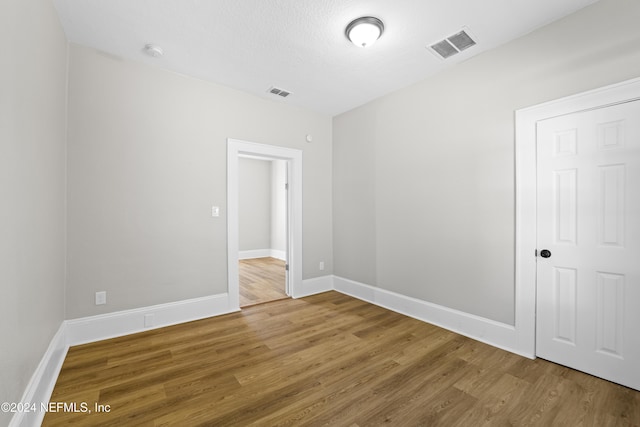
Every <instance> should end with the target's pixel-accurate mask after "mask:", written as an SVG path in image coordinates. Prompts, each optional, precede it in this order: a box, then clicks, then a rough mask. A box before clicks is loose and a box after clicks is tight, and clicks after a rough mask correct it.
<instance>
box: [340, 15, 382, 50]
mask: <svg viewBox="0 0 640 427" xmlns="http://www.w3.org/2000/svg"><path fill="white" fill-rule="evenodd" d="M383 32H384V24H383V23H382V21H381V20H379V19H378V18H374V17H373V16H363V17H362V18H358V19H355V20H353V21H351V23H349V25H347V29H346V30H345V34H346V36H347V38H348V39H349V40H351V43H353V44H355V45H356V46H358V47H369V46H371V45H372V44H374V43H375V42H376V40H378V39H379V38H380V36H381V35H382V33H383Z"/></svg>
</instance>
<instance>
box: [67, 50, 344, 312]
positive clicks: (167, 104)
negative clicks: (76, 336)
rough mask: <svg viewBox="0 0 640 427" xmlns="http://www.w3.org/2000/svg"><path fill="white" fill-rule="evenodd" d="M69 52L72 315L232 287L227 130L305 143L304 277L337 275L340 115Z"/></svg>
mask: <svg viewBox="0 0 640 427" xmlns="http://www.w3.org/2000/svg"><path fill="white" fill-rule="evenodd" d="M70 51H71V52H70V65H69V67H70V71H69V139H68V221H69V233H68V236H69V237H68V280H67V291H66V304H67V310H66V312H67V318H77V317H84V316H90V315H94V314H100V313H105V312H113V311H119V310H124V309H130V308H136V307H143V306H149V305H153V304H161V303H167V302H172V301H179V300H184V299H188V298H196V297H201V296H206V295H212V294H219V293H224V292H226V290H227V241H226V198H227V194H226V140H227V138H235V139H242V140H248V141H253V142H258V143H265V144H272V145H281V146H286V147H290V148H297V149H300V150H303V156H304V172H303V181H304V183H303V192H304V194H305V195H309V197H304V204H303V222H304V223H303V234H304V237H303V254H304V259H303V264H304V265H303V277H304V278H306V279H308V278H313V277H318V276H320V275H324V274H330V273H331V271H332V270H331V269H332V262H331V260H332V236H331V227H332V225H331V221H332V214H331V118H330V117H328V116H323V115H320V114H316V113H312V112H309V111H305V110H302V109H299V108H293V107H290V106H288V105H287V104H286V101H283V102H277V101H269V100H264V99H262V98H257V97H254V96H251V95H248V94H245V93H242V92H239V91H235V90H232V89H229V88H226V87H223V86H219V85H215V84H212V83H207V82H204V81H201V80H197V79H193V78H188V77H185V76H181V75H178V74H175V73H171V72H167V71H164V70H162V69H160V68H155V67H150V66H147V65H144V64H141V63H137V62H134V61H129V60H123V59H119V58H115V57H113V56H110V55H106V54H103V53H100V52H97V51H95V50H92V49H88V48H84V47H80V46H75V45H71V48H70ZM307 134H312V135H313V137H314V138H313V141H314V142H313V143H312V144H308V143H306V142H305V136H306V135H307ZM212 205H218V206H220V207H221V215H220V217H219V218H212V217H211V206H212ZM319 261H325V263H326V269H325V271H323V272H320V271H319V270H318V262H319ZM98 290H106V291H107V302H108V303H107V305H101V306H95V305H94V293H95V292H96V291H98Z"/></svg>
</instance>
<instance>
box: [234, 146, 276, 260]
mask: <svg viewBox="0 0 640 427" xmlns="http://www.w3.org/2000/svg"><path fill="white" fill-rule="evenodd" d="M238 238H239V239H238V240H239V242H238V247H239V249H240V250H241V251H248V250H259V249H271V162H270V161H265V160H257V159H247V158H242V157H241V158H240V159H238Z"/></svg>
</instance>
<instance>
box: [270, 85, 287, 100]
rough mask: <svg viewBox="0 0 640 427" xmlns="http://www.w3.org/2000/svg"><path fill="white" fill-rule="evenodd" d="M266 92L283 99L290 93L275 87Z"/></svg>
mask: <svg viewBox="0 0 640 427" xmlns="http://www.w3.org/2000/svg"><path fill="white" fill-rule="evenodd" d="M267 92H269V93H272V94H274V95H278V96H281V97H283V98H286V97H287V96H289V95H291V92H289V91H288V90H284V89H280V88H278V87H275V86H271V87H270V88H269V90H267Z"/></svg>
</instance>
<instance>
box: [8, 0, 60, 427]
mask: <svg viewBox="0 0 640 427" xmlns="http://www.w3.org/2000/svg"><path fill="white" fill-rule="evenodd" d="M0 31H1V36H2V37H0V52H2V55H0V203H1V204H2V208H1V209H0V288H1V289H2V296H1V297H0V337H2V342H1V343H0V402H20V399H21V397H22V394H23V392H24V391H25V388H26V386H27V384H28V382H29V379H30V378H31V376H32V375H33V374H34V371H35V370H36V367H37V366H38V363H39V362H40V359H41V358H42V357H43V355H44V353H45V351H46V349H47V347H48V346H49V342H50V341H51V339H52V337H53V336H54V334H55V333H56V331H57V330H58V328H59V327H60V324H61V323H62V320H63V319H64V275H65V269H64V266H65V261H64V260H65V127H66V68H67V42H66V39H65V37H64V34H63V32H62V28H61V26H60V24H59V22H58V18H57V15H56V13H55V11H54V9H53V6H52V5H51V3H50V2H49V1H43V0H7V1H3V2H2V5H1V6H0ZM11 415H12V414H10V413H4V412H0V425H7V424H8V423H9V420H10V418H11Z"/></svg>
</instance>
